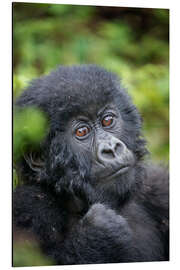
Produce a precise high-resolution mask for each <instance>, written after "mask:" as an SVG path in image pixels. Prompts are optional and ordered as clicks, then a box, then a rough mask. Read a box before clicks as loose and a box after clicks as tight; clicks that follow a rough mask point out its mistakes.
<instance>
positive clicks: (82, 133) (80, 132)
mask: <svg viewBox="0 0 180 270" xmlns="http://www.w3.org/2000/svg"><path fill="white" fill-rule="evenodd" d="M88 133H89V129H88V128H87V127H81V128H78V129H77V130H76V136H77V137H83V136H86V135H87V134H88Z"/></svg>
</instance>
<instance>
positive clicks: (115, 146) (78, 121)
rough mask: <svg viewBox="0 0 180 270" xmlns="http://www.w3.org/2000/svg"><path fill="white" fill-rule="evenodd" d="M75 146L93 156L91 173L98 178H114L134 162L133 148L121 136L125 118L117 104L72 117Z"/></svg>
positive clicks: (71, 128) (72, 135) (102, 179)
mask: <svg viewBox="0 0 180 270" xmlns="http://www.w3.org/2000/svg"><path fill="white" fill-rule="evenodd" d="M70 122H71V123H70V132H71V138H72V140H71V142H72V149H74V151H78V152H79V153H80V154H81V155H84V156H85V155H88V156H90V157H91V161H92V162H91V177H92V178H95V179H96V180H97V181H98V182H99V181H100V182H102V181H106V178H108V181H109V180H115V179H117V178H118V177H119V176H120V175H122V174H124V173H126V172H127V171H129V170H130V168H131V167H132V166H133V164H134V157H133V154H132V152H131V151H130V150H129V149H128V147H127V146H126V145H125V144H124V142H123V141H122V140H121V139H120V138H121V133H122V128H123V120H122V118H121V115H120V113H119V111H118V110H117V109H116V108H115V106H114V105H112V104H109V105H106V106H105V107H104V108H102V109H100V110H98V111H97V113H96V114H94V113H93V115H92V116H91V113H90V111H89V113H86V114H85V115H79V116H77V117H76V118H74V119H72V121H70Z"/></svg>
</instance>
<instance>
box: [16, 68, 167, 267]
mask: <svg viewBox="0 0 180 270" xmlns="http://www.w3.org/2000/svg"><path fill="white" fill-rule="evenodd" d="M107 103H111V104H112V103H113V104H114V106H115V107H116V108H117V109H118V112H119V114H120V117H121V119H122V120H121V121H122V126H121V128H120V130H119V133H118V134H119V135H118V136H119V138H118V139H120V140H121V141H122V142H123V143H124V144H125V145H126V146H127V148H128V149H129V150H130V151H131V153H133V159H134V164H133V166H132V168H131V169H130V170H129V171H128V172H127V173H124V174H122V175H121V176H119V178H118V179H117V180H116V181H106V182H103V181H98V179H97V178H96V177H93V176H92V174H91V168H92V162H93V155H92V153H90V152H88V151H80V150H79V148H78V146H76V145H75V144H74V143H73V140H72V139H70V137H71V136H70V134H69V131H68V130H69V125H70V123H71V119H73V118H76V116H78V115H79V114H83V115H85V116H88V115H92V116H93V115H95V114H96V112H97V111H98V110H99V109H101V108H102V107H103V106H105V105H106V104H107ZM27 106H35V107H38V108H40V109H42V110H43V111H44V112H45V113H46V114H47V117H48V119H49V124H50V131H49V134H48V136H47V138H46V139H45V141H43V142H42V143H41V145H40V146H39V149H38V150H37V151H36V152H35V153H33V154H31V153H30V151H29V153H26V154H25V155H24V157H25V158H24V157H22V158H21V160H20V161H18V162H17V164H16V166H17V170H18V172H19V174H20V175H21V178H22V179H23V181H24V184H23V185H21V186H19V187H17V188H16V190H15V192H14V196H13V200H14V203H13V216H14V224H15V226H16V227H17V228H22V229H23V230H24V229H25V230H27V231H31V232H32V233H34V234H35V236H36V238H37V239H38V241H39V243H40V246H41V248H42V250H43V251H44V252H45V254H47V255H49V256H51V257H52V258H53V259H54V260H55V262H56V263H57V264H88V263H113V262H135V261H165V260H168V259H169V242H168V241H169V240H168V239H169V230H168V172H167V171H166V170H164V169H162V168H159V167H157V166H154V165H152V164H150V165H147V164H145V163H144V162H143V157H144V155H145V154H146V153H147V150H146V148H145V141H144V139H143V138H142V136H141V119H140V116H139V113H138V111H137V109H136V107H135V106H134V105H133V104H132V101H131V99H130V98H129V96H128V95H127V93H126V91H125V90H124V89H122V87H121V85H120V82H119V81H118V79H117V78H116V76H115V75H114V74H112V73H110V72H107V71H105V70H104V69H102V68H100V67H97V66H94V65H82V66H74V67H59V68H58V69H57V70H56V71H53V72H52V73H51V74H50V75H47V76H43V77H41V78H39V79H37V80H35V81H33V82H32V83H31V85H30V86H29V87H28V89H26V91H24V93H23V94H22V95H21V97H20V98H19V99H18V100H17V102H16V107H17V108H19V109H20V108H23V107H27ZM92 152H93V150H92ZM34 159H36V160H39V159H41V164H42V165H41V166H40V167H36V166H35V165H34V163H33V160H34Z"/></svg>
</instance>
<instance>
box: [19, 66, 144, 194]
mask: <svg viewBox="0 0 180 270" xmlns="http://www.w3.org/2000/svg"><path fill="white" fill-rule="evenodd" d="M16 106H17V107H18V108H23V107H26V106H34V107H38V108H40V109H41V110H43V111H44V112H45V113H46V115H47V117H48V119H49V125H50V131H49V134H48V136H47V138H46V140H45V141H44V142H42V144H41V145H40V147H39V149H38V151H37V152H36V153H34V152H33V153H32V152H31V151H29V153H26V154H25V155H24V156H26V158H25V159H24V158H22V160H21V162H20V163H19V168H20V169H21V174H22V177H23V178H24V179H25V181H29V182H32V181H33V182H37V181H39V182H42V183H43V182H44V183H46V184H48V185H49V186H53V187H55V189H56V191H57V192H60V191H62V190H68V191H70V190H71V191H73V192H75V190H83V188H84V189H86V190H87V189H88V188H90V187H95V190H99V189H100V190H102V189H103V190H108V192H110V191H112V190H116V191H118V193H119V195H120V196H121V197H122V196H123V195H124V194H126V193H127V192H128V191H129V190H130V189H132V186H133V184H135V175H136V173H137V171H140V166H139V161H140V160H141V158H142V157H143V156H144V154H145V153H146V149H145V142H144V140H143V139H142V138H141V130H140V129H141V119H140V116H139V114H138V112H137V109H136V108H135V106H134V105H133V104H132V102H131V100H130V98H129V96H128V94H127V93H126V91H125V90H124V89H122V87H121V85H120V82H119V81H118V79H117V78H116V76H115V75H114V74H112V73H110V72H107V71H106V70H104V69H102V68H100V67H97V66H94V65H82V66H73V67H59V68H58V69H57V70H56V71H53V72H52V73H50V74H49V75H47V76H43V77H41V78H39V79H37V80H34V81H33V82H32V83H31V85H30V86H29V87H28V89H26V91H24V93H23V94H22V95H21V97H20V98H19V99H18V100H17V102H16ZM39 159H41V166H40V167H39V166H38V167H37V166H36V164H37V160H39Z"/></svg>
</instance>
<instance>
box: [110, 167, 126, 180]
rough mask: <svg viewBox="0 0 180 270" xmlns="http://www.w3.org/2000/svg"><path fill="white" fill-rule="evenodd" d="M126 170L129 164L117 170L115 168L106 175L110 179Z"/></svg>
mask: <svg viewBox="0 0 180 270" xmlns="http://www.w3.org/2000/svg"><path fill="white" fill-rule="evenodd" d="M128 170H129V166H128V165H126V166H125V165H124V166H122V167H121V168H120V169H119V170H117V171H115V172H114V173H112V174H110V175H108V176H107V177H108V178H110V179H112V178H115V177H117V176H119V175H122V174H124V173H126V172H127V171H128Z"/></svg>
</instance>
